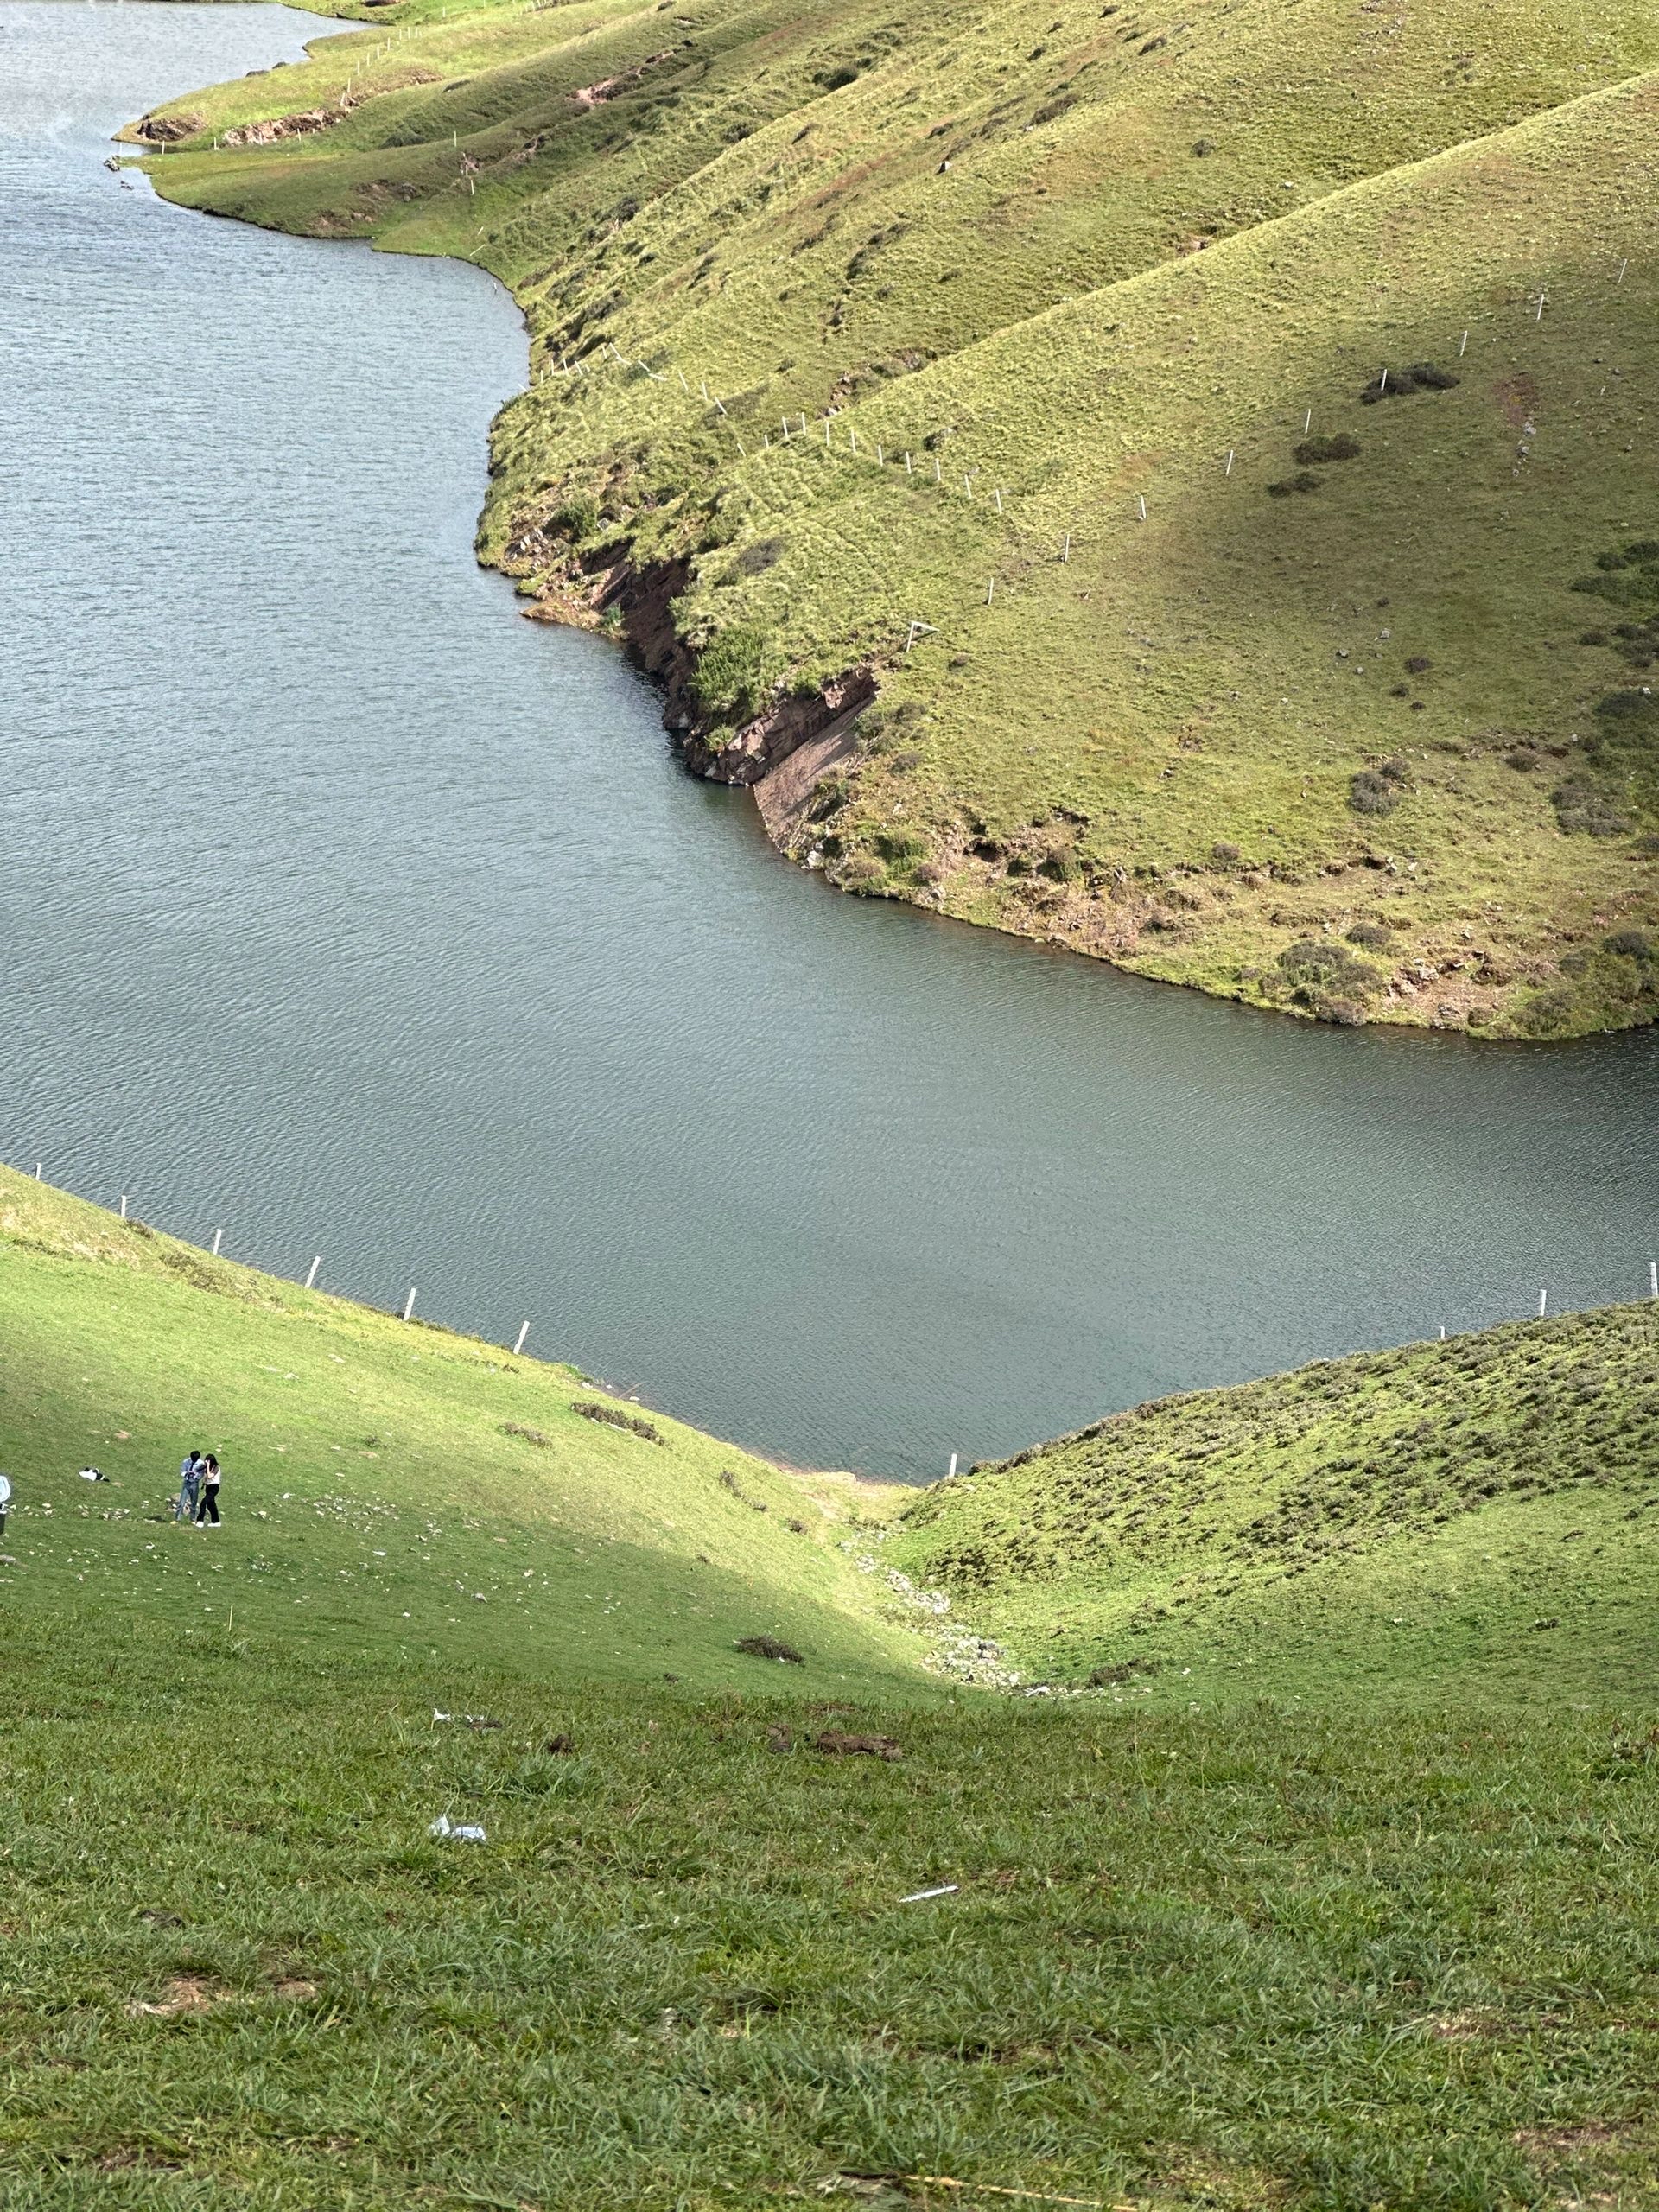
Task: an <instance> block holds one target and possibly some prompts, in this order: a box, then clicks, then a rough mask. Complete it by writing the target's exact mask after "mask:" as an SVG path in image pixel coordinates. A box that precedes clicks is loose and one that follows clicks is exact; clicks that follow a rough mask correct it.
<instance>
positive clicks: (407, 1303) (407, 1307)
mask: <svg viewBox="0 0 1659 2212" xmlns="http://www.w3.org/2000/svg"><path fill="white" fill-rule="evenodd" d="M414 1311H415V1293H414V1291H413V1289H412V1288H411V1289H410V1294H409V1296H408V1297H407V1298H406V1299H405V1300H404V1320H405V1321H407V1320H408V1319H409V1317H410V1314H411V1313H413V1312H414Z"/></svg>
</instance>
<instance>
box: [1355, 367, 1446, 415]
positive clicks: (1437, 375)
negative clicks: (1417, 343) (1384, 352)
mask: <svg viewBox="0 0 1659 2212" xmlns="http://www.w3.org/2000/svg"><path fill="white" fill-rule="evenodd" d="M1461 382H1462V378H1459V377H1457V376H1454V375H1453V374H1452V371H1451V370H1450V369H1442V368H1440V367H1439V366H1438V365H1436V364H1435V363H1434V362H1433V361H1414V362H1413V363H1412V365H1411V366H1410V367H1409V368H1408V369H1385V370H1383V371H1381V372H1379V373H1378V375H1377V376H1376V378H1374V379H1373V381H1372V382H1371V383H1370V384H1368V385H1366V386H1365V388H1364V389H1363V391H1362V392H1361V393H1360V395H1359V397H1360V400H1361V403H1362V404H1363V405H1364V406H1366V407H1374V406H1375V405H1376V403H1377V401H1378V400H1379V399H1406V398H1409V397H1410V396H1411V394H1412V393H1413V392H1414V391H1455V389H1456V388H1457V386H1458V385H1459V384H1460V383H1461Z"/></svg>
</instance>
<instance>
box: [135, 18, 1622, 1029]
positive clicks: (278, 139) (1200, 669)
mask: <svg viewBox="0 0 1659 2212" xmlns="http://www.w3.org/2000/svg"><path fill="white" fill-rule="evenodd" d="M396 21H397V25H398V28H397V29H396V30H395V31H392V32H391V34H390V35H388V32H387V29H386V28H385V27H383V26H382V25H379V24H377V26H376V28H375V30H374V31H373V32H372V33H365V34H351V35H346V36H344V37H341V38H339V39H330V40H327V41H321V42H319V43H318V45H317V47H316V48H315V55H316V58H315V60H313V61H312V62H311V63H310V64H308V65H307V66H306V67H302V68H296V69H292V70H283V71H277V72H271V73H266V74H265V75H264V76H263V77H256V78H254V79H244V80H242V81H241V82H240V83H238V85H236V86H229V87H223V88H220V89H219V91H217V92H211V93H203V94H196V95H191V96H190V97H189V98H188V99H184V100H182V101H180V102H176V103H173V104H171V105H169V106H168V108H165V109H162V110H161V111H157V113H156V116H155V117H152V118H148V119H147V120H146V122H145V124H144V125H143V135H147V136H148V137H150V138H152V139H155V138H160V137H167V138H171V139H173V140H174V141H175V145H174V149H173V150H172V151H170V152H169V153H168V157H167V159H166V161H165V162H160V163H157V164H154V165H153V166H154V167H155V168H156V175H157V181H158V182H159V183H160V184H161V186H162V189H164V190H165V191H167V192H168V193H169V194H172V195H173V196H175V197H177V198H179V199H181V200H186V201H188V202H191V203H193V204H195V205H199V206H203V207H214V208H217V209H219V210H222V211H223V212H226V213H233V214H237V215H240V216H244V217H246V218H249V219H256V220H259V221H264V222H270V223H275V224H278V225H282V226H288V227H291V228H296V229H304V230H309V231H315V232H321V233H324V234H334V235H346V236H371V237H373V238H375V239H376V240H377V241H378V243H379V244H381V245H385V246H388V247H392V248H396V249H399V250H406V251H428V252H439V251H442V252H455V253H462V254H465V255H467V256H468V257H472V258H474V259H476V260H479V261H481V262H483V263H484V264H486V265H487V266H489V267H491V268H493V269H494V270H497V271H499V273H500V274H501V275H502V276H503V277H505V279H506V280H507V281H508V282H509V283H512V285H513V287H514V289H515V290H516V291H517V293H518V296H519V297H520V298H521V299H522V300H523V301H524V304H525V308H526V311H527V314H528V315H529V318H530V321H531V331H532V339H533V353H534V359H535V362H536V365H537V376H538V379H539V380H538V381H537V384H536V385H535V387H534V389H533V390H532V391H531V392H530V393H528V394H526V395H525V396H524V398H523V399H521V400H519V401H518V402H515V403H514V404H512V406H511V407H509V408H508V409H507V410H505V412H504V415H503V416H502V418H501V420H500V423H499V428H498V437H497V458H496V467H495V474H494V477H493V485H492V490H491V497H490V504H489V507H488V510H487V512H486V520H485V525H484V530H483V533H482V538H481V543H482V545H483V548H484V550H485V552H486V557H489V558H491V559H493V560H496V561H499V562H500V563H502V564H503V565H505V567H507V568H508V569H510V570H512V572H513V573H515V574H516V575H518V576H519V577H520V578H521V580H522V582H523V586H524V589H525V590H526V591H527V592H528V593H529V594H531V595H532V597H533V598H534V599H535V600H536V601H537V607H538V608H539V609H540V610H541V611H543V612H545V613H549V614H550V615H554V616H556V617H560V618H563V619H581V620H592V619H596V618H598V619H602V620H604V621H605V622H606V623H607V625H610V626H616V627H617V628H619V629H621V630H624V631H626V632H627V633H628V634H629V635H631V636H632V639H633V640H634V643H635V645H636V646H637V648H638V650H639V652H640V653H641V655H642V657H643V658H645V661H646V663H647V664H649V665H651V666H652V668H653V669H654V670H655V671H657V672H658V673H659V674H660V675H661V676H663V677H664V679H665V681H666V682H667V683H668V684H669V686H670V693H671V717H672V719H674V720H675V721H677V723H678V724H680V725H681V733H682V741H683V743H684V745H685V747H686V750H687V753H688V757H689V758H690V760H691V761H692V763H693V765H695V766H698V767H700V768H702V769H703V770H705V771H706V772H711V773H715V774H720V775H725V776H728V777H732V778H734V779H737V780H740V781H753V782H755V783H757V784H758V786H759V792H760V801H761V804H762V807H763V810H765V812H766V818H767V821H768V824H769V826H770V828H771V829H772V834H773V836H774V837H775V838H776V839H777V840H778V842H779V843H780V844H781V845H783V846H784V847H785V849H788V850H790V851H791V852H792V853H794V854H795V855H797V856H798V857H799V858H802V859H804V860H805V861H808V862H809V864H811V865H815V866H821V867H823V868H824V869H825V871H826V873H828V874H829V875H830V876H831V877H832V878H833V879H834V880H836V881H838V882H841V883H842V884H843V885H844V886H845V887H848V888H849V889H853V890H858V891H861V892H864V893H874V894H880V895H892V896H900V897H905V898H909V899H917V900H919V901H921V902H922V903H925V904H927V905H930V906H936V907H938V908H940V909H942V910H944V911H946V912H952V913H957V914H960V915H963V916H966V917H968V918H973V919H976V920H981V921H988V922H993V923H995V924H996V925H1000V926H1003V927H1007V928H1014V929H1018V930H1021V931H1028V932H1032V933H1035V934H1040V935H1045V936H1050V937H1052V938H1056V939H1057V940H1058V941H1060V942H1064V943H1065V944H1071V945H1075V946H1077V948H1079V949H1081V950H1088V951H1091V952H1096V953H1100V954H1103V955H1104V956H1105V957H1109V958H1112V959H1114V960H1117V961H1120V962H1122V963H1125V964H1128V965H1131V966H1134V967H1136V968H1139V969H1142V970H1144V971H1145V972H1147V973H1150V974H1154V975H1159V976H1166V977H1169V978H1171V979H1173V980H1178V981H1181V982H1189V983H1193V984H1198V985H1200V986H1202V987H1204V988H1211V989H1215V990H1221V991H1225V992H1229V993H1231V994H1233V995H1238V996H1241V997H1243V998H1245V999H1247V1000H1250V1001H1255V1002H1257V1003H1261V1004H1263V1005H1271V1006H1275V1007H1281V1008H1283V1009H1284V1010H1287V1011H1291V1012H1296V1013H1302V1014H1315V1015H1319V1016H1323V1017H1325V1018H1327V1019H1332V1020H1366V1019H1372V1020H1376V1019H1384V1020H1402V1021H1413V1022H1433V1023H1436V1024H1440V1025H1459V1024H1463V1025H1467V1026H1470V1027H1477V1028H1479V1029H1481V1030H1482V1031H1483V1032H1484V1033H1491V1034H1494V1035H1500V1036H1503V1035H1542V1034H1554V1033H1567V1032H1571V1031H1576V1030H1582V1029H1586V1028H1593V1027H1616V1026H1618V1025H1620V1024H1624V1023H1628V1022H1631V1021H1637V1020H1648V1019H1650V1018H1651V1016H1652V1014H1653V1011H1654V1008H1655V1006H1656V1004H1659V960H1656V957H1655V950H1654V940H1653V939H1652V938H1651V936H1650V935H1649V931H1650V928H1651V926H1652V925H1653V923H1654V921H1655V919H1656V915H1659V905H1656V899H1659V868H1656V861H1659V847H1656V846H1655V844H1654V837H1655V835H1656V828H1659V785H1656V781H1655V765H1654V764H1655V745H1656V730H1659V719H1656V711H1655V710H1654V709H1653V708H1652V706H1651V702H1649V700H1648V698H1647V695H1646V692H1645V691H1644V690H1643V688H1642V683H1641V677H1642V671H1643V670H1644V669H1645V668H1646V667H1647V666H1648V664H1649V662H1650V660H1651V658H1652V652H1653V648H1654V645H1655V644H1656V642H1659V629H1656V627H1655V624H1656V621H1659V613H1656V610H1659V581H1656V579H1659V556H1656V554H1655V552H1654V550H1653V549H1654V547H1655V546H1656V545H1659V522H1656V515H1659V480H1656V473H1655V468H1654V464H1653V461H1652V458H1651V454H1652V441H1651V439H1650V437H1649V436H1648V435H1647V427H1646V423H1645V416H1644V412H1643V410H1644V407H1645V400H1644V398H1643V391H1644V385H1645V382H1646V380H1647V378H1649V376H1650V373H1651V369H1652V365H1653V349H1654V330H1655V327H1656V323H1655V315H1654V306H1655V287H1656V281H1659V269H1656V264H1655V263H1654V260H1653V257H1652V255H1651V253H1650V251H1649V248H1648V246H1647V244H1646V240H1647V236H1648V233H1649V230H1650V228H1651V226H1650V224H1649V223H1647V222H1646V221H1645V220H1644V211H1649V212H1650V210H1651V207H1652V205H1653V199H1654V174H1653V163H1652V158H1651V154H1650V150H1649V121H1650V117H1651V114H1652V111H1653V105H1654V102H1655V99H1656V98H1659V74H1656V70H1659V31H1656V28H1655V23H1654V19H1653V17H1652V15H1651V11H1650V10H1645V9H1642V8H1639V7H1637V6H1635V5H1633V4H1627V3H1625V0H1621V4H1619V5H1616V6H1614V7H1612V8H1611V9H1608V10H1600V11H1599V12H1598V15H1597V17H1596V19H1595V22H1594V23H1593V24H1591V23H1590V22H1588V21H1587V19H1584V18H1580V17H1572V18H1570V19H1569V18H1567V17H1561V18H1559V19H1558V18H1550V19H1548V21H1546V20H1545V19H1544V18H1542V17H1541V16H1540V15H1539V12H1538V10H1536V9H1535V8H1532V7H1530V6H1527V5H1524V4H1522V3H1521V0H1510V4H1505V5H1503V6H1499V7H1492V6H1482V5H1477V4H1476V3H1475V0H1437V4H1435V5H1433V6H1432V7H1427V8H1421V9H1419V8H1414V9H1411V10H1398V11H1394V12H1391V11H1390V10H1388V9H1386V8H1383V7H1362V8H1360V9H1358V10H1355V9H1354V8H1353V7H1352V6H1351V5H1350V4H1347V0H1340V4H1339V0H1300V4H1297V5H1294V6H1292V5H1288V4H1287V0H1206V4H1204V5H1201V6H1200V7H1198V9H1196V10H1190V11H1189V12H1188V15H1187V17H1186V18H1185V20H1183V21H1181V22H1175V21H1173V20H1171V21H1167V22H1166V21H1165V20H1164V19H1162V18H1161V17H1157V16H1154V15H1152V14H1148V13H1147V11H1146V10H1137V9H1135V8H1132V7H1128V6H1120V7H1109V8H1107V9H1105V10H1101V9H1100V8H1098V7H1097V6H1095V5H1092V4H1091V5H1088V6H1078V5H1071V6H1067V5H1064V4H1060V0H1055V4H1053V5H1051V4H1050V0H1043V4H1042V5H1041V6H1034V5H1009V6H1001V7H986V6H982V5H976V6H972V7H969V6H967V5H961V4H959V5H956V6H950V7H947V8H945V9H943V10H939V9H932V10H921V9H919V8H917V7H915V6H914V5H913V4H912V0H887V4H886V5H884V6H882V7H880V8H877V7H874V6H873V5H860V4H856V0H852V3H849V4H848V5H844V6H841V7H837V8H833V9H827V10H826V9H815V10H810V11H808V10H801V9H799V8H798V7H797V6H791V5H790V4H787V0H770V4H766V5H754V6H744V5H739V4H736V3H735V0H719V4H715V5H705V4H699V5H696V6H694V7H691V8H690V9H688V10H684V11H682V12H681V13H678V14H676V13H674V12H673V11H672V10H669V9H665V8H662V7H652V8H640V7H638V6H632V5H626V4H622V0H578V4H575V5H573V6H570V7H561V8H559V9H557V10H528V11H526V10H517V9H506V8H503V7H499V6H498V7H481V8H475V9H472V10H445V11H442V12H441V11H439V10H437V9H435V8H430V7H427V6H426V5H424V0H416V4H413V5H410V6H407V7H404V8H402V9H399V10H397V16H396ZM342 98H343V99H345V100H346V104H347V105H346V108H345V110H344V111H342V109H341V107H340V101H341V99H342ZM314 125H315V126H316V127H313V126H314ZM216 136H217V137H221V138H228V139H231V140H234V141H236V142H237V143H233V144H221V145H220V146H219V149H218V150H213V149H212V148H213V139H214V137H216ZM203 148H206V149H208V150H207V151H199V150H193V149H203ZM1540 302H1542V303H1543V312H1542V315H1541V317H1540V311H1539V310H1540ZM1465 334H1466V335H1465ZM1414 369H1419V370H1424V371H1426V372H1428V373H1426V374H1423V375H1418V376H1415V377H1413V376H1412V375H1411V374H1410V373H1409V372H1411V371H1413V370H1414ZM1385 371H1387V372H1389V375H1388V380H1386V381H1384V378H1383V372H1385ZM1453 378H1455V379H1456V381H1455V382H1453V381H1452V379H1453ZM705 393H706V394H707V397H706V398H705V397H704V395H705ZM1368 403H1370V404H1368ZM803 418H804V427H803ZM785 429H787V430H788V432H789V435H788V438H787V441H786V442H785ZM1310 441H1312V442H1310ZM1063 554H1065V555H1068V556H1069V557H1066V558H1064V559H1063V558H1062V557H1061V556H1062V555H1063ZM912 623H924V624H927V625H931V629H929V630H925V631H920V632H915V633H914V642H913V648H912V650H911V651H910V652H908V653H906V643H907V641H908V640H911V639H912V628H911V626H912ZM878 693H879V694H880V704H879V705H878V706H877V707H876V708H875V709H874V711H865V712H863V713H862V715H861V716H860V714H859V711H858V710H859V709H868V704H869V702H870V700H871V699H872V697H873V696H876V695H877V694H878Z"/></svg>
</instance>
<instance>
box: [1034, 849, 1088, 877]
mask: <svg viewBox="0 0 1659 2212" xmlns="http://www.w3.org/2000/svg"><path fill="white" fill-rule="evenodd" d="M1082 872H1083V871H1082V869H1081V868H1079V866H1078V864H1077V855H1076V854H1075V853H1074V852H1073V851H1072V850H1071V847H1070V846H1069V845H1056V846H1055V847H1054V849H1053V850H1052V852H1047V853H1045V854H1044V855H1043V857H1042V859H1041V860H1040V861H1038V863H1037V873H1038V874H1039V875H1046V877H1047V878H1048V880H1049V881H1050V882H1051V883H1075V882H1076V881H1077V877H1078V876H1079V875H1080V874H1082Z"/></svg>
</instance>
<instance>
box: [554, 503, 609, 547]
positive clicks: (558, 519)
mask: <svg viewBox="0 0 1659 2212" xmlns="http://www.w3.org/2000/svg"><path fill="white" fill-rule="evenodd" d="M551 521H552V525H553V528H554V529H555V530H556V531H558V533H559V535H560V536H561V537H568V538H569V540H570V541H571V543H572V544H575V545H579V544H581V543H582V540H583V539H584V538H586V537H592V536H593V534H594V531H596V530H597V529H598V528H599V502H598V500H597V499H594V496H593V495H592V493H588V492H576V493H572V494H571V496H570V498H569V499H567V500H566V501H565V502H564V505H563V506H562V507H559V508H556V510H555V512H554V513H553V515H552V517H551Z"/></svg>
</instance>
